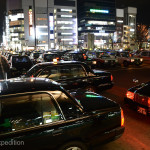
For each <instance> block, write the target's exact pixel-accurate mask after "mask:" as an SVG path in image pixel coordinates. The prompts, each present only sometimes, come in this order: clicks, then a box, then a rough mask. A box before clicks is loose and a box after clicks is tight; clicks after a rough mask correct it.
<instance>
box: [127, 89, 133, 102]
mask: <svg viewBox="0 0 150 150" xmlns="http://www.w3.org/2000/svg"><path fill="white" fill-rule="evenodd" d="M126 97H127V98H129V99H131V100H133V99H134V93H133V92H130V91H127V93H126Z"/></svg>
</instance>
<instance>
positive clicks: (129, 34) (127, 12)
mask: <svg viewBox="0 0 150 150" xmlns="http://www.w3.org/2000/svg"><path fill="white" fill-rule="evenodd" d="M136 15H137V8H135V7H127V8H125V9H116V32H115V37H114V42H115V44H114V48H115V49H132V50H133V49H135V47H136V45H135V42H134V41H133V40H132V39H133V37H134V34H135V32H136Z"/></svg>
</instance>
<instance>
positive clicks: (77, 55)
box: [61, 51, 95, 66]
mask: <svg viewBox="0 0 150 150" xmlns="http://www.w3.org/2000/svg"><path fill="white" fill-rule="evenodd" d="M61 58H62V60H65V61H81V62H85V63H86V64H87V65H88V66H92V64H93V63H95V62H94V61H92V60H91V59H88V57H87V55H86V53H84V52H83V51H82V52H81V51H71V52H68V53H65V54H64V55H63V56H62V57H61Z"/></svg>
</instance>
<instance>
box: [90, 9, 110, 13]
mask: <svg viewBox="0 0 150 150" xmlns="http://www.w3.org/2000/svg"><path fill="white" fill-rule="evenodd" d="M90 12H92V13H104V14H108V13H109V10H102V9H90Z"/></svg>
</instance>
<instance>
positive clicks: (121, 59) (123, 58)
mask: <svg viewBox="0 0 150 150" xmlns="http://www.w3.org/2000/svg"><path fill="white" fill-rule="evenodd" d="M116 58H117V60H118V63H119V64H120V65H124V66H125V67H128V66H129V65H136V66H140V65H141V64H142V63H143V58H138V57H134V56H131V55H130V53H129V52H128V51H122V52H117V53H116Z"/></svg>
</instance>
